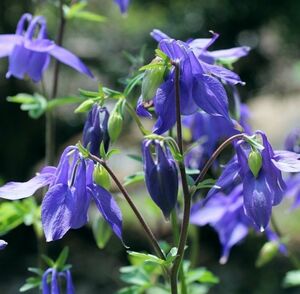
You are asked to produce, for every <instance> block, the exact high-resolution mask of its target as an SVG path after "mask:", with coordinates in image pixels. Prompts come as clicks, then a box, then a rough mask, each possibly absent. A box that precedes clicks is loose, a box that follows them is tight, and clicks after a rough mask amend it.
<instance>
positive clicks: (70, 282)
mask: <svg viewBox="0 0 300 294" xmlns="http://www.w3.org/2000/svg"><path fill="white" fill-rule="evenodd" d="M66 276H67V294H74V293H75V289H74V285H73V280H72V275H71V272H70V271H69V270H67V271H66Z"/></svg>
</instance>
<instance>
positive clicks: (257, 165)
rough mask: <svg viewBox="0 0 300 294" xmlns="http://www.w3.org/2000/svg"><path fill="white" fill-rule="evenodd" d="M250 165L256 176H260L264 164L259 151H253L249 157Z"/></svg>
mask: <svg viewBox="0 0 300 294" xmlns="http://www.w3.org/2000/svg"><path fill="white" fill-rule="evenodd" d="M248 165H249V168H250V170H251V172H252V173H253V175H254V176H255V177H257V176H258V173H259V171H260V169H261V166H262V157H261V154H260V153H259V152H258V151H256V150H255V151H254V150H253V151H251V152H250V154H249V157H248Z"/></svg>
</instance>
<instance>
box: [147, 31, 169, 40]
mask: <svg viewBox="0 0 300 294" xmlns="http://www.w3.org/2000/svg"><path fill="white" fill-rule="evenodd" d="M150 35H151V37H152V38H153V39H154V40H155V41H157V42H160V41H161V40H163V39H171V38H170V37H169V36H168V35H166V34H165V33H163V32H162V31H161V30H158V29H154V30H153V31H152V32H151V33H150Z"/></svg>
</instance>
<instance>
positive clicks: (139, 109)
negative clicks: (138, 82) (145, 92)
mask: <svg viewBox="0 0 300 294" xmlns="http://www.w3.org/2000/svg"><path fill="white" fill-rule="evenodd" d="M136 113H137V115H138V116H141V117H148V118H152V114H151V113H150V112H149V111H148V110H147V109H146V108H145V107H144V105H143V97H142V96H140V97H139V99H138V101H137V105H136Z"/></svg>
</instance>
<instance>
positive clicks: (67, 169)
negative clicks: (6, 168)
mask: <svg viewBox="0 0 300 294" xmlns="http://www.w3.org/2000/svg"><path fill="white" fill-rule="evenodd" d="M93 171H94V163H93V161H91V160H90V159H86V158H83V157H82V155H81V154H80V152H79V150H78V148H77V147H75V146H69V147H67V148H66V149H65V150H64V152H63V154H62V156H61V158H60V161H59V164H58V166H57V168H56V167H45V168H44V169H42V171H41V172H40V173H39V174H37V175H36V176H35V177H33V178H32V179H31V180H29V181H28V182H24V183H19V182H10V183H7V184H6V185H4V186H3V187H1V188H0V197H1V198H4V199H9V200H17V199H22V198H26V197H30V196H32V195H33V194H34V193H35V192H36V190H38V189H40V188H42V187H45V186H48V185H49V189H48V192H47V193H46V195H45V197H44V199H43V202H42V225H43V229H44V233H45V236H46V240H47V241H53V240H58V239H61V238H62V237H63V236H64V235H65V234H66V233H67V232H68V231H69V230H70V229H77V228H80V227H82V226H83V225H85V224H86V223H87V221H88V208H89V205H90V203H91V201H92V200H94V202H95V204H96V206H97V208H98V210H99V211H100V213H101V214H102V216H103V218H104V219H105V220H106V221H107V222H108V223H109V225H110V226H111V227H112V230H113V231H114V233H115V234H116V235H117V236H118V237H119V238H120V239H121V238H122V216H121V211H120V209H119V207H118V205H117V203H116V201H115V200H114V199H113V197H112V196H111V195H110V193H109V192H108V191H107V190H105V189H104V188H103V187H100V186H98V185H97V184H95V182H94V179H93Z"/></svg>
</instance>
